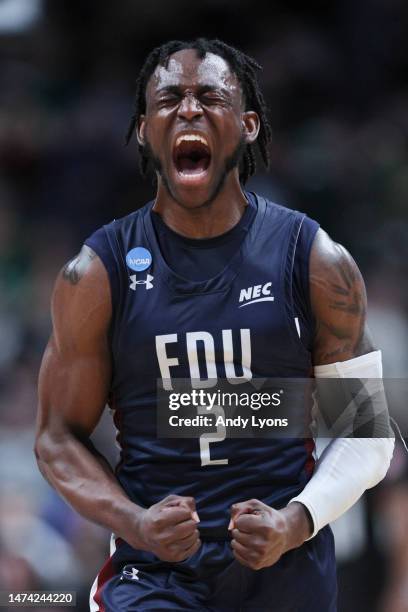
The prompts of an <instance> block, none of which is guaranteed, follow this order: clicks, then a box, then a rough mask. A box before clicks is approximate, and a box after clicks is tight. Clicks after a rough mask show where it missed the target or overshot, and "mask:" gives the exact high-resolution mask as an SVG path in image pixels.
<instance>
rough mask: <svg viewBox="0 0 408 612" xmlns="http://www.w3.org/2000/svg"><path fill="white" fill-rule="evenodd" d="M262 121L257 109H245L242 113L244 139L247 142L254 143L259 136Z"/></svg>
mask: <svg viewBox="0 0 408 612" xmlns="http://www.w3.org/2000/svg"><path fill="white" fill-rule="evenodd" d="M260 125H261V122H260V121H259V117H258V114H257V113H256V112H255V111H245V112H244V113H242V126H243V133H244V139H245V142H246V143H247V144H252V143H253V142H255V140H256V139H257V137H258V134H259V128H260Z"/></svg>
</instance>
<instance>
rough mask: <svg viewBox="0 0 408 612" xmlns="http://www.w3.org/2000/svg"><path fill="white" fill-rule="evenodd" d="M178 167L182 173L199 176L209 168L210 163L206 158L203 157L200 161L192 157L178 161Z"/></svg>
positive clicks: (181, 158) (180, 158)
mask: <svg viewBox="0 0 408 612" xmlns="http://www.w3.org/2000/svg"><path fill="white" fill-rule="evenodd" d="M177 166H178V168H179V171H180V172H184V173H188V174H199V173H200V172H203V171H204V170H205V169H206V168H207V166H208V162H207V159H206V158H205V157H201V158H200V159H193V158H192V157H179V159H178V160H177Z"/></svg>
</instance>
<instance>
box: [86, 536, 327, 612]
mask: <svg viewBox="0 0 408 612" xmlns="http://www.w3.org/2000/svg"><path fill="white" fill-rule="evenodd" d="M336 601H337V582H336V564H335V556H334V543H333V535H332V532H331V529H330V528H329V527H325V528H324V529H322V530H321V531H320V532H319V533H318V534H317V535H316V536H315V537H314V538H313V539H312V540H310V541H308V542H305V543H304V544H303V545H302V546H301V547H299V548H297V549H295V550H291V551H289V552H287V553H286V554H285V555H283V556H282V557H281V558H280V559H279V561H278V562H277V563H275V564H274V565H272V566H271V567H267V568H263V569H261V570H252V569H249V568H247V567H244V566H243V565H241V564H240V563H238V561H236V560H235V558H234V556H233V554H232V550H231V546H230V542H229V541H204V542H203V543H202V546H201V547H200V549H199V550H198V551H197V552H196V553H195V554H194V555H193V556H192V557H190V558H189V559H186V560H185V561H182V562H180V563H168V562H164V561H161V560H159V559H158V558H157V557H155V556H154V555H152V554H151V553H146V552H144V551H135V550H134V549H132V548H130V547H129V546H128V545H127V544H126V543H125V542H122V545H121V546H119V547H118V549H117V550H116V552H114V553H113V555H112V556H111V557H110V559H109V561H108V562H107V563H106V564H105V566H104V567H103V569H102V571H101V572H100V574H99V576H98V577H97V579H96V581H95V583H94V586H93V588H92V591H91V599H90V602H91V604H90V609H91V611H92V612H96V611H100V612H136V611H137V612H144V611H145V610H146V611H147V610H154V611H155V612H161V611H162V610H163V611H165V610H172V611H174V612H176V611H177V612H193V611H197V612H198V611H200V612H227V611H228V612H336V609H337V606H336Z"/></svg>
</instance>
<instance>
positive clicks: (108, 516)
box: [35, 432, 142, 539]
mask: <svg viewBox="0 0 408 612" xmlns="http://www.w3.org/2000/svg"><path fill="white" fill-rule="evenodd" d="M35 451H36V456H37V462H38V466H39V469H40V471H41V473H42V474H43V476H44V478H45V479H46V480H47V481H48V482H49V483H50V485H51V486H52V487H53V488H54V489H56V490H57V491H58V493H59V494H60V495H61V496H62V497H63V498H64V499H65V500H66V501H67V503H69V504H70V505H71V506H72V507H73V508H74V509H75V510H76V511H77V512H79V513H80V514H81V515H82V516H83V517H85V518H87V519H89V520H91V521H93V522H95V523H98V524H99V525H101V526H103V527H105V528H106V529H108V530H110V531H113V532H114V533H115V534H116V535H119V536H122V537H124V538H125V539H126V537H125V534H124V533H123V530H124V527H128V526H129V525H130V524H132V525H134V526H135V530H134V535H133V538H134V537H137V529H136V527H137V517H138V515H139V514H140V512H141V511H142V509H141V508H140V507H139V506H137V505H136V504H134V503H133V502H131V500H130V499H129V498H128V496H127V495H126V493H125V492H124V490H123V489H122V487H121V486H120V485H119V483H118V481H117V479H116V477H115V475H114V474H113V472H112V470H111V469H110V466H109V464H108V462H107V461H106V460H105V459H104V458H103V457H102V456H101V455H99V454H97V455H96V454H94V453H92V452H91V450H90V449H89V448H87V447H86V446H85V445H84V444H83V443H82V442H81V441H80V440H78V439H77V438H76V437H75V436H74V435H72V434H71V433H69V432H63V433H59V434H58V435H51V434H49V433H48V432H44V433H42V434H41V436H39V438H38V440H37V443H36V448H35Z"/></svg>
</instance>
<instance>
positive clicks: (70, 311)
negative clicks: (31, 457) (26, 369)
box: [37, 253, 111, 435]
mask: <svg viewBox="0 0 408 612" xmlns="http://www.w3.org/2000/svg"><path fill="white" fill-rule="evenodd" d="M85 255H86V253H85ZM79 259H80V256H79ZM69 265H70V266H71V269H74V268H75V265H74V264H73V263H72V262H71V263H70V264H69ZM81 265H83V270H81V271H80V273H79V276H78V270H79V269H80V267H81ZM66 271H67V267H65V269H64V271H63V272H62V273H61V274H60V276H59V278H58V279H57V282H56V286H55V291H54V295H53V304H52V315H53V333H52V336H51V338H50V341H49V343H48V346H47V348H46V350H45V353H44V357H43V361H42V365H41V370H40V377H39V411H38V421H37V430H38V431H37V435H41V434H42V433H43V432H45V431H47V432H48V433H50V432H54V433H55V434H57V433H58V432H61V433H64V431H66V430H67V429H71V430H73V431H77V432H78V433H80V434H82V435H89V434H90V433H91V432H92V431H93V429H94V428H95V426H96V424H97V423H98V421H99V419H100V416H101V414H102V411H103V409H104V407H105V404H106V401H107V397H108V393H109V388H110V381H111V357H110V350H109V345H108V333H107V332H108V327H109V322H110V316H111V305H110V289H109V281H108V279H107V274H106V271H105V269H104V268H103V266H102V264H101V262H100V260H99V259H97V258H94V259H92V260H91V259H89V257H88V261H87V262H85V264H84V262H82V264H81V261H80V262H79V264H78V265H77V266H76V272H75V275H71V277H69V276H68V275H67V272H66Z"/></svg>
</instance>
